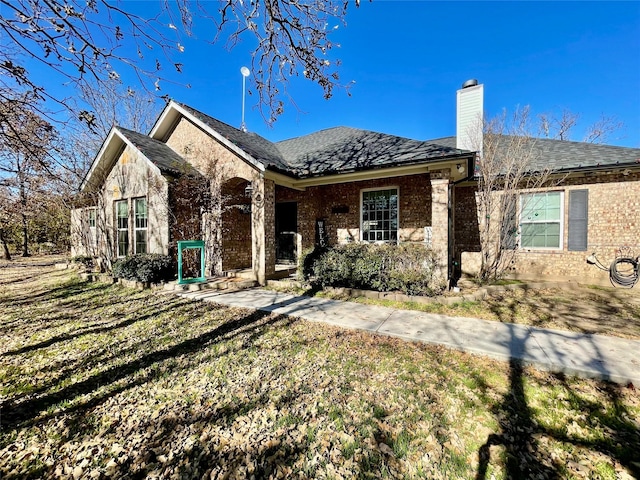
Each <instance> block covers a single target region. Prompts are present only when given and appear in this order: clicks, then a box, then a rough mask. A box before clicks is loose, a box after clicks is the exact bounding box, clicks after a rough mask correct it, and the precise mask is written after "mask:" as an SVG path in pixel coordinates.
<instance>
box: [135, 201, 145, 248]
mask: <svg viewBox="0 0 640 480" xmlns="http://www.w3.org/2000/svg"><path fill="white" fill-rule="evenodd" d="M133 205H134V215H135V224H134V232H135V240H136V242H135V253H147V222H148V215H147V199H146V198H135V199H134V200H133Z"/></svg>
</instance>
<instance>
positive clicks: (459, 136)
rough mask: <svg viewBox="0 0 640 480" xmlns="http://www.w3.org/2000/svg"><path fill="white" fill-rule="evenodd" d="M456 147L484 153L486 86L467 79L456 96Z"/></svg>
mask: <svg viewBox="0 0 640 480" xmlns="http://www.w3.org/2000/svg"><path fill="white" fill-rule="evenodd" d="M456 97H457V98H456V100H457V101H456V148H461V149H464V150H472V151H476V152H479V153H480V154H482V127H483V125H482V122H483V119H484V86H483V85H482V84H480V85H478V81H477V80H475V79H473V80H467V81H466V82H464V83H463V84H462V88H461V89H460V90H458V92H457V96H456Z"/></svg>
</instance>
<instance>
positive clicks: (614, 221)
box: [513, 174, 640, 283]
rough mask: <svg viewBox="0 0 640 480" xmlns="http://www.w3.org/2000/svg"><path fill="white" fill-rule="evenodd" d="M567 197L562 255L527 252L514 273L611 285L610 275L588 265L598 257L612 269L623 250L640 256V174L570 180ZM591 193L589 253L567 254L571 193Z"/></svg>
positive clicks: (518, 260)
mask: <svg viewBox="0 0 640 480" xmlns="http://www.w3.org/2000/svg"><path fill="white" fill-rule="evenodd" d="M560 189H561V190H563V191H564V192H565V194H564V231H563V248H562V250H559V251H534V250H531V251H526V250H523V251H521V252H520V254H519V255H518V256H517V257H516V262H515V265H514V267H513V273H514V274H515V275H516V276H520V277H522V278H531V277H535V278H544V277H567V278H570V279H576V280H579V281H588V282H594V283H606V282H608V274H607V272H603V271H601V270H599V269H597V268H596V267H595V266H593V265H589V264H588V263H587V262H586V260H585V259H586V257H587V256H588V255H590V254H591V253H596V254H597V257H598V258H599V259H600V260H601V261H602V263H604V265H606V266H609V265H610V263H611V262H612V261H613V260H614V259H615V258H616V255H617V253H618V251H619V249H620V248H621V247H630V251H631V253H632V254H633V255H634V256H638V255H640V174H630V175H627V176H624V175H620V174H617V175H599V176H596V177H582V178H575V179H568V180H567V181H565V182H564V183H563V186H562V187H561V188H560ZM573 189H588V190H589V209H588V237H587V250H586V251H583V252H570V251H568V250H567V235H568V234H567V231H568V228H567V225H568V218H569V191H571V190H573Z"/></svg>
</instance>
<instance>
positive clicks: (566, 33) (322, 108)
mask: <svg viewBox="0 0 640 480" xmlns="http://www.w3.org/2000/svg"><path fill="white" fill-rule="evenodd" d="M351 7H353V5H351ZM335 41H336V42H337V43H340V44H341V48H339V49H337V50H336V51H335V52H334V55H335V56H337V57H339V58H340V59H341V60H342V67H341V70H340V73H341V78H342V80H343V81H344V82H348V81H351V80H355V82H356V83H355V84H354V85H353V87H352V88H351V97H349V96H347V94H346V93H344V92H343V91H336V93H335V95H334V96H333V98H331V99H330V100H324V99H323V98H322V90H321V89H320V87H318V86H317V85H314V84H312V83H311V82H308V81H305V80H303V79H294V81H292V83H291V86H290V91H291V93H292V95H293V97H294V99H295V101H296V103H297V105H298V108H299V110H297V109H296V108H295V107H294V106H292V105H287V106H286V107H285V114H284V115H283V116H281V117H280V119H279V120H278V121H277V122H276V124H275V125H274V126H273V128H269V127H267V126H266V125H265V123H264V121H263V120H262V118H261V116H260V113H259V112H258V110H257V109H255V108H251V107H252V106H254V105H255V100H254V98H251V97H248V99H247V107H248V108H247V110H246V113H245V117H246V123H247V126H248V128H249V129H250V130H251V131H254V132H256V133H259V134H261V135H263V136H265V137H267V138H269V139H271V140H281V139H285V138H291V137H295V136H299V135H303V134H307V133H310V132H313V131H316V130H319V129H323V128H328V127H333V126H337V125H345V126H351V127H357V128H363V129H370V130H375V131H381V132H385V133H392V134H396V135H401V136H405V137H409V138H416V139H421V140H423V139H432V138H438V137H442V136H448V135H453V134H455V92H456V90H457V89H458V88H460V86H461V84H462V83H463V82H464V81H465V80H467V79H469V78H477V79H478V80H479V81H480V82H481V83H483V84H484V86H485V113H486V115H488V116H494V115H496V114H498V113H500V112H501V111H502V109H503V108H506V109H508V110H512V109H514V108H515V107H516V106H518V105H521V106H522V105H530V106H531V108H532V110H533V111H534V112H536V113H543V112H555V113H558V114H559V113H561V111H562V110H563V109H568V110H570V111H572V112H575V113H578V114H580V119H579V124H578V127H577V128H576V130H575V132H574V137H575V139H576V140H581V139H582V135H583V129H584V128H585V127H587V126H588V125H590V124H592V123H594V122H595V121H596V120H598V118H599V117H600V115H601V114H606V115H613V116H615V117H616V118H618V119H619V120H620V121H622V122H624V124H625V127H624V129H623V130H621V131H618V132H617V133H616V134H615V135H614V136H613V137H612V138H611V139H610V143H614V144H618V145H624V146H633V147H640V2H521V3H520V2H424V1H382V0H376V1H374V2H371V3H368V2H364V1H363V2H362V4H361V7H360V8H359V9H356V8H350V10H349V13H348V16H347V25H346V27H342V26H341V27H340V28H339V29H338V30H337V31H336V34H335ZM187 48H188V50H189V49H191V50H193V51H191V52H189V51H188V50H187V51H185V71H184V74H183V77H184V79H185V81H188V82H189V83H191V84H192V89H190V90H186V89H182V88H176V87H168V91H167V92H166V93H169V94H170V95H171V96H172V97H173V98H175V99H177V100H180V101H183V102H185V103H188V104H190V105H192V106H194V107H195V108H198V109H200V110H202V111H204V112H206V113H208V114H210V115H212V116H214V117H217V118H219V119H220V120H223V121H225V122H227V123H230V124H232V125H235V126H239V124H240V120H241V90H242V88H241V85H242V77H241V75H240V72H239V69H240V67H241V66H242V65H244V64H247V65H248V64H249V59H250V57H249V46H248V45H246V46H245V45H242V44H241V45H240V46H238V47H236V49H235V50H233V51H232V53H227V52H225V51H224V50H223V49H222V48H220V47H213V48H212V47H210V46H209V47H206V46H205V45H204V44H203V43H202V42H200V41H189V42H188V43H187Z"/></svg>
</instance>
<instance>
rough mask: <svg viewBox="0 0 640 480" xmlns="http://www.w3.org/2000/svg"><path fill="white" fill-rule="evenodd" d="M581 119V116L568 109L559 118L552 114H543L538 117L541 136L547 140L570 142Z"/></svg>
mask: <svg viewBox="0 0 640 480" xmlns="http://www.w3.org/2000/svg"><path fill="white" fill-rule="evenodd" d="M579 118H580V115H579V114H577V113H574V112H571V111H569V110H567V109H564V110H562V112H561V114H560V115H559V116H558V115H556V114H551V113H542V114H540V115H538V119H539V120H540V126H539V131H540V134H541V135H542V136H543V137H545V138H553V139H556V140H569V138H570V136H571V132H572V130H573V128H574V127H575V126H576V124H577V123H578V119H579Z"/></svg>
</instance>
